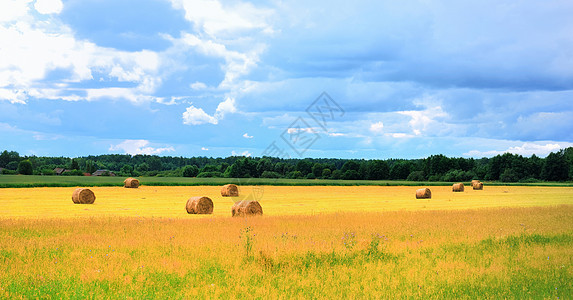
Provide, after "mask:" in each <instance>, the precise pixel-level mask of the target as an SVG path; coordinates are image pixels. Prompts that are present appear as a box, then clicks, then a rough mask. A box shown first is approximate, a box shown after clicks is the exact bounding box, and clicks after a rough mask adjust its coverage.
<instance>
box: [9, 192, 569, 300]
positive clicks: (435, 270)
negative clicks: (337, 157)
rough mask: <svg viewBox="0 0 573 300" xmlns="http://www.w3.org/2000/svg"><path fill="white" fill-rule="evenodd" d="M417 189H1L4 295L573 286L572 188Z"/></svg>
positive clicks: (565, 291)
mask: <svg viewBox="0 0 573 300" xmlns="http://www.w3.org/2000/svg"><path fill="white" fill-rule="evenodd" d="M417 188H418V187H415V186H410V187H405V186H388V187H387V186H361V187H355V186H354V187H352V186H300V187H299V186H297V187H293V186H263V187H252V186H245V187H242V189H241V194H242V196H241V197H240V198H241V199H243V198H245V199H248V198H257V199H260V203H261V205H262V207H263V210H264V215H263V216H262V217H249V218H242V217H239V218H232V217H231V212H230V209H231V206H232V204H233V199H231V198H223V197H221V195H220V188H219V187H217V186H173V187H171V186H162V187H157V186H142V187H140V188H139V189H124V188H120V187H92V188H91V189H92V190H93V191H94V192H95V194H96V201H95V203H94V204H91V205H79V204H73V203H72V200H71V195H72V192H73V191H74V188H67V187H58V188H14V189H11V188H7V189H0V298H122V299H124V298H166V297H168V298H186V299H189V298H270V299H276V298H328V299H332V298H405V297H412V298H429V297H433V298H436V297H439V298H472V299H473V298H520V299H521V298H553V299H557V298H558V297H559V298H560V299H568V298H571V297H573V255H572V253H573V221H572V220H573V188H571V187H519V186H486V187H485V188H484V190H483V191H474V190H472V189H471V188H468V187H466V191H465V192H462V193H452V192H451V187H449V186H434V187H431V189H432V199H415V190H416V189H417ZM191 196H208V197H210V198H211V199H212V200H213V202H214V206H215V207H214V213H213V214H212V215H202V216H199V215H189V214H187V213H186V212H185V203H186V201H187V199H188V198H189V197H191ZM235 200H238V199H235Z"/></svg>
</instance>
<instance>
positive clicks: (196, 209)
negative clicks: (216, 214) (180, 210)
mask: <svg viewBox="0 0 573 300" xmlns="http://www.w3.org/2000/svg"><path fill="white" fill-rule="evenodd" d="M185 209H186V210H187V213H188V214H200V215H207V214H212V213H213V201H212V200H211V199H210V198H209V197H201V196H199V197H191V198H189V200H187V204H186V205H185Z"/></svg>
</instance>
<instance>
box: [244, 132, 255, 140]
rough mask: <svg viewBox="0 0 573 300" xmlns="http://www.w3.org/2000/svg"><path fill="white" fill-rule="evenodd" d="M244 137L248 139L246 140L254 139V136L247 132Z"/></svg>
mask: <svg viewBox="0 0 573 300" xmlns="http://www.w3.org/2000/svg"><path fill="white" fill-rule="evenodd" d="M243 137H244V138H246V139H252V138H253V136H252V135H249V134H248V133H246V132H245V134H243Z"/></svg>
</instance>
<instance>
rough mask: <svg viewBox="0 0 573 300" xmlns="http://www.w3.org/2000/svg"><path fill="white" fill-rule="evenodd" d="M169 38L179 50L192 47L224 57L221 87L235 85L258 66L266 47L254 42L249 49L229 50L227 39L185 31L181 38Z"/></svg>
mask: <svg viewBox="0 0 573 300" xmlns="http://www.w3.org/2000/svg"><path fill="white" fill-rule="evenodd" d="M167 38H168V39H169V40H171V42H172V43H173V44H175V45H176V47H180V48H181V49H179V51H184V49H185V48H186V47H191V48H193V49H194V50H195V51H198V52H199V53H201V54H203V55H207V56H212V57H218V58H222V59H224V60H225V64H224V65H223V66H222V69H223V71H224V72H225V78H224V79H223V81H222V82H221V83H220V84H219V88H222V89H231V88H233V87H235V86H236V85H237V84H238V81H239V78H240V77H241V76H243V75H246V74H248V73H249V72H250V71H251V70H252V69H253V68H254V67H256V66H257V62H258V61H259V56H260V54H261V53H262V52H263V51H264V50H265V48H266V46H265V45H264V44H262V43H252V44H250V45H248V48H247V49H249V50H248V51H243V52H239V51H234V50H229V47H228V46H226V45H225V44H224V42H225V41H222V42H218V41H215V40H209V39H204V38H202V37H200V36H198V35H193V34H189V33H183V34H182V35H181V38H180V39H175V38H173V37H167ZM245 47H246V46H245Z"/></svg>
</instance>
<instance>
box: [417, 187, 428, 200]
mask: <svg viewBox="0 0 573 300" xmlns="http://www.w3.org/2000/svg"><path fill="white" fill-rule="evenodd" d="M430 198H432V191H430V189H429V188H423V189H418V190H416V199H430Z"/></svg>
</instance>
